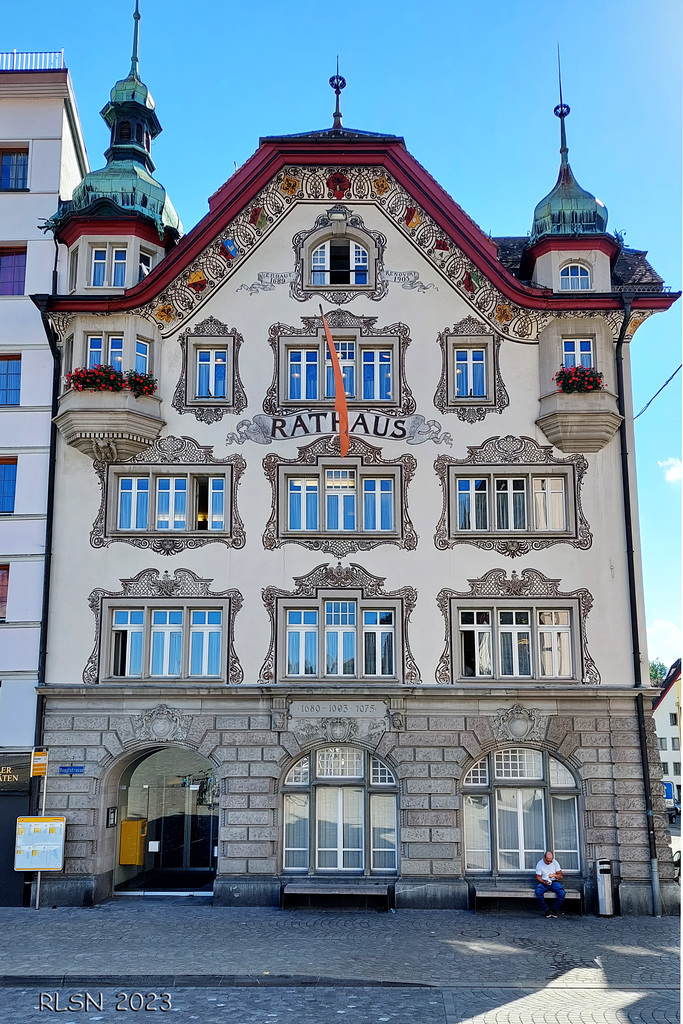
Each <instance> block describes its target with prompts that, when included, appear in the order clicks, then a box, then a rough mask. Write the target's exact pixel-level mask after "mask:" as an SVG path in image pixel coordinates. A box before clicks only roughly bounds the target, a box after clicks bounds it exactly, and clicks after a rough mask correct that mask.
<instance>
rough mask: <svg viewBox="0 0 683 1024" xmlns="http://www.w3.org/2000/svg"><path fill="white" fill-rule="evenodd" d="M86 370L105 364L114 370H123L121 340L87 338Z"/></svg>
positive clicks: (99, 337) (116, 338) (114, 338)
mask: <svg viewBox="0 0 683 1024" xmlns="http://www.w3.org/2000/svg"><path fill="white" fill-rule="evenodd" d="M87 355H88V369H90V370H91V369H93V367H95V366H101V365H102V363H106V364H107V365H108V366H113V367H114V369H115V370H119V371H121V370H123V338H118V337H109V338H103V337H102V336H101V335H99V336H95V335H93V336H91V337H89V338H88V353H87Z"/></svg>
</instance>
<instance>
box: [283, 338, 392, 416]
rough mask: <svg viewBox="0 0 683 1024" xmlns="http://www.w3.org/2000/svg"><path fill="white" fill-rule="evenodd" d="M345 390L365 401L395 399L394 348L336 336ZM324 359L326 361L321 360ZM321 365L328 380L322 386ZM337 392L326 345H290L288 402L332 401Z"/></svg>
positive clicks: (349, 397)
mask: <svg viewBox="0 0 683 1024" xmlns="http://www.w3.org/2000/svg"><path fill="white" fill-rule="evenodd" d="M334 344H335V348H336V350H337V358H338V359H339V367H340V369H341V373H342V378H343V380H344V393H345V395H346V397H347V398H348V399H351V400H356V401H364V402H380V401H381V402H391V401H393V400H394V384H393V369H392V364H393V362H394V349H393V347H389V348H380V347H374V346H373V347H370V346H366V345H361V344H359V343H358V342H357V341H355V340H353V339H339V338H335V339H334ZM321 360H324V364H322V363H321ZM321 365H323V366H324V373H325V383H324V389H323V387H322V386H321V378H320V374H321ZM334 395H335V390H334V368H333V366H332V360H331V358H330V353H329V349H328V347H327V345H325V347H324V354H323V352H322V351H321V346H315V347H309V348H289V347H288V348H287V390H286V397H287V400H288V401H301V402H303V401H310V402H318V401H323V400H325V401H329V400H330V399H333V398H334Z"/></svg>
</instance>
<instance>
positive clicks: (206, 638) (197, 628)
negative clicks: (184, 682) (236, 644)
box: [187, 608, 225, 679]
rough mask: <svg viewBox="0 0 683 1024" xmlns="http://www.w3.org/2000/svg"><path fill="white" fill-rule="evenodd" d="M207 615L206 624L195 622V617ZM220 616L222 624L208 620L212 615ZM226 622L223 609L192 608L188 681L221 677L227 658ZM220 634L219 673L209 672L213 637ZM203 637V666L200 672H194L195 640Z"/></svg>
mask: <svg viewBox="0 0 683 1024" xmlns="http://www.w3.org/2000/svg"><path fill="white" fill-rule="evenodd" d="M202 614H205V615H206V616H207V621H206V622H205V623H198V622H194V617H195V615H202ZM212 614H213V615H214V616H215V615H220V617H221V618H220V622H209V621H208V618H209V616H210V615H212ZM224 620H225V613H224V611H223V609H221V608H192V609H191V610H190V613H189V643H188V665H187V677H188V679H197V678H201V679H204V678H213V679H215V678H218V677H220V675H221V668H222V666H223V659H224V656H225V650H224V648H225V633H224V629H223V627H224ZM216 634H218V637H219V639H218V671H217V672H209V659H210V655H211V637H212V636H215V635H216ZM199 636H201V638H202V665H201V669H200V671H199V672H193V671H192V659H193V654H194V647H195V644H194V640H195V637H199Z"/></svg>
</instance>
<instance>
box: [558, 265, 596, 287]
mask: <svg viewBox="0 0 683 1024" xmlns="http://www.w3.org/2000/svg"><path fill="white" fill-rule="evenodd" d="M590 287H591V275H590V270H588V268H587V267H584V266H582V264H580V263H568V264H567V265H566V266H565V267H562V269H561V270H560V288H561V290H562V291H572V292H574V291H585V290H586V289H588V288H590Z"/></svg>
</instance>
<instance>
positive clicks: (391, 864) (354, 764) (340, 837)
mask: <svg viewBox="0 0 683 1024" xmlns="http://www.w3.org/2000/svg"><path fill="white" fill-rule="evenodd" d="M283 790H284V798H283V801H284V816H283V817H284V840H283V869H284V870H285V871H309V870H312V871H315V872H321V873H327V872H333V871H339V872H347V873H348V872H358V873H362V872H364V871H365V869H366V867H367V868H368V869H369V870H370V871H371V872H372V873H373V874H374V873H378V874H379V873H382V874H386V873H394V872H395V871H396V868H397V843H396V838H397V837H396V800H397V786H396V778H395V776H394V773H393V772H392V771H391V770H390V769H389V768H388V767H387V766H386V765H385V764H384V762H383V761H380V759H379V758H378V757H375V756H374V755H373V754H368V753H367V752H366V751H365V750H361V749H359V748H358V747H345V746H339V747H322V748H320V749H318V750H316V751H312V752H311V753H310V754H307V755H306V756H305V757H303V758H301V760H300V761H297V763H296V764H295V765H294V767H293V768H291V769H290V770H289V772H288V773H287V776H286V777H285V781H284V786H283Z"/></svg>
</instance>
